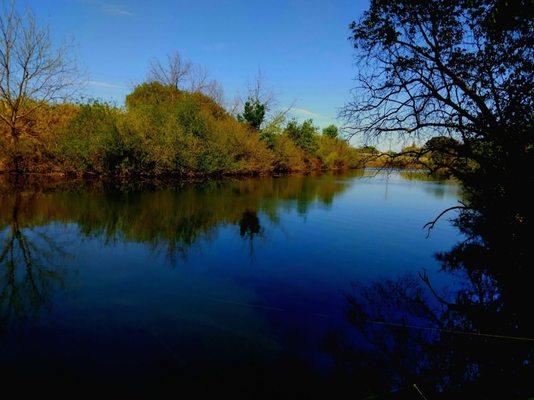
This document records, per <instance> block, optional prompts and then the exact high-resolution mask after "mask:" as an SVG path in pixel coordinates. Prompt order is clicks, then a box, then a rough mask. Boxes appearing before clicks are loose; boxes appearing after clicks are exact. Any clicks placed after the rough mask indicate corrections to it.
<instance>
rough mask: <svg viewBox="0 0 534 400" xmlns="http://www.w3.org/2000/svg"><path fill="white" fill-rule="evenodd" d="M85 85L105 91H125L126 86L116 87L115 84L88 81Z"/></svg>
mask: <svg viewBox="0 0 534 400" xmlns="http://www.w3.org/2000/svg"><path fill="white" fill-rule="evenodd" d="M87 84H88V85H89V86H96V87H101V88H107V89H126V86H123V85H117V84H115V83H109V82H102V81H88V82H87Z"/></svg>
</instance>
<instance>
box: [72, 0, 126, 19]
mask: <svg viewBox="0 0 534 400" xmlns="http://www.w3.org/2000/svg"><path fill="white" fill-rule="evenodd" d="M79 1H81V2H82V3H86V4H91V5H93V6H95V7H98V8H99V9H100V11H102V12H103V13H104V14H108V15H116V16H119V17H121V16H122V17H131V16H133V15H134V14H133V12H131V11H130V10H128V9H127V8H126V7H125V6H123V5H121V4H116V3H109V2H105V1H100V0H79Z"/></svg>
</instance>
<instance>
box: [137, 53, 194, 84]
mask: <svg viewBox="0 0 534 400" xmlns="http://www.w3.org/2000/svg"><path fill="white" fill-rule="evenodd" d="M192 69H193V63H191V61H188V60H186V59H184V58H183V57H182V56H181V55H180V53H179V52H177V51H176V52H174V53H172V54H169V55H168V56H167V62H166V63H162V62H161V61H160V60H157V59H154V60H152V61H151V62H150V67H149V71H148V77H147V79H148V81H155V82H160V83H162V84H164V85H170V86H173V87H175V88H176V89H182V88H183V85H184V84H185V83H186V82H187V81H188V80H189V77H190V75H191V70H192Z"/></svg>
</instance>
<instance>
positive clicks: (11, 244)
mask: <svg viewBox="0 0 534 400" xmlns="http://www.w3.org/2000/svg"><path fill="white" fill-rule="evenodd" d="M9 200H11V201H9ZM9 200H8V199H5V198H4V199H2V210H3V215H2V224H1V225H0V227H1V240H2V245H1V251H0V331H3V330H5V329H6V328H7V327H8V326H10V325H11V324H13V323H18V324H22V323H24V322H25V321H28V320H30V319H32V318H33V317H35V316H36V315H37V314H38V313H39V311H40V310H41V309H42V308H46V307H48V306H49V305H50V300H51V297H52V295H53V292H54V290H55V289H56V288H57V287H61V288H64V276H63V275H64V270H63V268H62V267H61V266H60V265H59V264H58V263H57V261H58V260H60V259H61V258H65V257H66V256H67V254H66V253H65V252H64V251H63V250H62V249H61V247H60V246H59V245H58V243H57V241H56V240H55V239H54V238H53V237H51V236H50V235H48V234H46V233H45V232H40V231H37V230H35V229H33V227H32V226H31V221H27V220H25V213H24V211H23V209H24V206H25V205H27V204H26V202H25V201H24V200H27V199H23V195H22V194H21V193H20V192H15V193H14V194H13V196H12V197H11V199H9ZM8 216H9V217H8ZM6 217H8V218H6Z"/></svg>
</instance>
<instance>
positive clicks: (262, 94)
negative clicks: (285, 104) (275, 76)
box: [247, 69, 277, 113]
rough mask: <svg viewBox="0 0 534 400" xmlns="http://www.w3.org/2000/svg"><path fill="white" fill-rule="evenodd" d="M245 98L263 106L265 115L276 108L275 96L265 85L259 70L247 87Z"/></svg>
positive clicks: (264, 79)
mask: <svg viewBox="0 0 534 400" xmlns="http://www.w3.org/2000/svg"><path fill="white" fill-rule="evenodd" d="M247 98H248V99H252V100H253V101H256V102H258V103H260V104H263V105H264V107H265V111H266V112H267V113H269V112H271V111H273V109H274V108H275V107H276V106H277V101H276V96H275V94H274V91H273V89H272V88H271V87H269V86H268V85H267V79H266V77H265V74H264V73H263V71H262V70H261V69H258V73H257V74H256V76H255V77H254V78H253V80H252V81H250V82H249V83H248V85H247Z"/></svg>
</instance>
